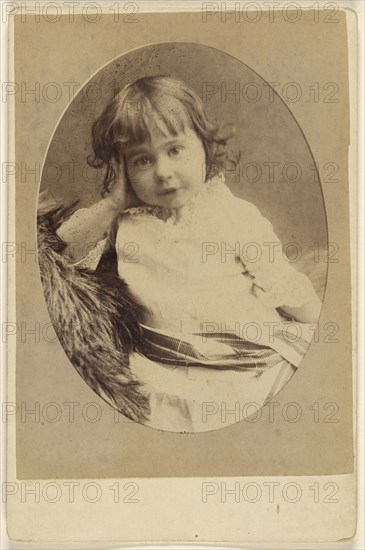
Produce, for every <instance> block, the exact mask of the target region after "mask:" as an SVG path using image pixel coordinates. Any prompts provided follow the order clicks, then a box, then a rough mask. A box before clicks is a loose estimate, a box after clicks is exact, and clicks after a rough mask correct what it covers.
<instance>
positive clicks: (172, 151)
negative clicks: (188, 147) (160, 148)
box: [169, 145, 182, 156]
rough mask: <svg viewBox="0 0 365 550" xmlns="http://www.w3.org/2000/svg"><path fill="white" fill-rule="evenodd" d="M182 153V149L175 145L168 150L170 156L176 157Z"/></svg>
mask: <svg viewBox="0 0 365 550" xmlns="http://www.w3.org/2000/svg"><path fill="white" fill-rule="evenodd" d="M181 151H182V147H181V146H179V145H176V146H175V147H171V149H170V150H169V154H170V155H172V156H176V155H178V154H179V153H180V152H181Z"/></svg>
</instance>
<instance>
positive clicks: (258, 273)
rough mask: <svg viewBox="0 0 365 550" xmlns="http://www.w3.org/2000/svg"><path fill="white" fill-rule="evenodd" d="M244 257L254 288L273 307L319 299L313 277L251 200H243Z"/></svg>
mask: <svg viewBox="0 0 365 550" xmlns="http://www.w3.org/2000/svg"><path fill="white" fill-rule="evenodd" d="M240 203H242V204H241V205H240V208H239V218H240V223H239V226H240V227H239V231H240V233H241V235H242V234H243V233H242V232H244V235H245V237H244V240H243V239H242V237H241V242H240V244H241V246H240V260H241V262H242V263H243V265H244V266H245V269H246V271H247V273H248V274H249V275H250V276H251V277H252V283H253V292H254V293H255V295H256V296H257V297H258V298H259V299H260V301H262V302H263V303H264V304H265V305H267V306H269V307H274V308H279V307H285V306H287V307H290V308H299V307H302V306H304V305H306V304H309V303H315V302H317V301H318V296H317V294H316V292H315V290H314V288H313V286H312V283H311V281H310V280H309V278H308V277H307V276H306V275H304V273H301V272H299V271H298V270H297V269H296V268H295V267H294V264H293V262H290V260H289V258H288V257H287V256H286V255H285V253H284V251H283V249H282V245H281V242H280V239H279V238H278V237H277V235H276V234H275V232H274V229H273V226H272V224H271V223H270V222H269V220H267V219H266V218H264V216H262V214H261V213H260V211H259V209H258V208H257V207H256V206H254V205H253V204H251V203H248V202H246V201H240Z"/></svg>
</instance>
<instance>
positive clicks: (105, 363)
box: [37, 201, 149, 421]
mask: <svg viewBox="0 0 365 550" xmlns="http://www.w3.org/2000/svg"><path fill="white" fill-rule="evenodd" d="M76 204H77V203H72V204H70V205H68V206H64V205H59V204H57V203H54V202H53V203H50V202H49V201H48V202H47V201H46V202H43V204H42V205H41V207H40V208H39V210H38V218H37V223H38V261H39V268H40V274H41V281H42V285H43V290H44V295H45V299H46V303H47V307H48V311H49V315H50V318H51V321H52V324H53V326H54V329H55V331H56V334H57V336H58V339H59V341H60V343H61V345H62V347H63V349H64V351H65V352H66V354H67V356H68V358H69V359H70V361H71V362H72V364H73V365H74V367H75V368H76V369H77V371H78V373H79V374H80V375H81V376H82V378H83V379H84V380H85V382H87V384H89V386H90V387H91V388H92V389H93V390H94V391H95V392H96V393H97V394H98V395H99V396H100V397H102V398H103V399H105V401H107V402H108V403H109V404H111V405H113V406H114V407H116V408H117V409H118V411H119V412H121V413H122V414H124V415H125V416H127V417H128V418H130V419H132V420H136V421H144V420H146V419H147V418H148V415H149V402H148V397H147V395H146V394H145V393H144V392H143V387H142V385H141V382H140V381H138V380H137V379H136V378H135V377H134V376H133V374H132V372H131V371H130V368H129V354H130V352H131V351H133V350H138V345H139V341H140V338H141V330H140V327H139V323H138V313H139V311H140V307H139V305H138V304H137V303H136V302H135V301H134V300H133V299H132V298H131V296H130V294H129V292H128V287H127V285H126V283H124V282H123V281H122V280H121V279H120V278H119V276H118V274H117V273H116V270H115V269H113V265H109V267H110V268H111V269H108V264H113V262H110V258H109V261H108V258H104V259H103V261H102V262H101V265H102V268H101V269H98V270H97V271H96V272H91V271H89V270H87V269H81V268H76V267H74V266H73V265H72V262H71V260H70V259H69V258H68V257H67V256H66V255H62V251H63V250H64V249H65V248H66V243H65V242H63V241H62V240H61V239H60V238H59V237H58V235H57V234H56V231H57V229H58V227H59V226H60V225H61V224H62V223H63V222H64V221H65V220H66V219H67V218H68V217H69V216H71V214H72V213H73V212H74V211H75V210H76ZM114 267H115V263H114Z"/></svg>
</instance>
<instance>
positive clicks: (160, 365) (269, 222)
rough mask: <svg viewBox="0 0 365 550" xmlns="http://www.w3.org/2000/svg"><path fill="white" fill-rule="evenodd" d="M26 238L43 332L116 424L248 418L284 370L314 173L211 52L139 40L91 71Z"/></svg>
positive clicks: (63, 128) (313, 269) (310, 294)
mask: <svg viewBox="0 0 365 550" xmlns="http://www.w3.org/2000/svg"><path fill="white" fill-rule="evenodd" d="M162 68H163V69H164V71H165V72H164V73H163V74H161V69H162ZM212 70H213V73H214V75H215V77H216V80H215V81H211V80H210V78H211V76H210V75H211V74H212ZM288 93H290V94H293V93H294V94H295V93H297V90H296V89H295V86H294V85H292V86H291V89H290V90H289V89H288ZM273 159H275V160H273ZM60 167H61V168H60ZM56 182H57V189H56V190H55V187H56V186H55V183H56ZM60 191H61V192H60ZM91 201H93V202H91ZM89 203H91V204H89ZM38 228H39V237H38V239H39V240H38V246H39V263H40V271H41V276H42V284H43V288H44V292H45V296H46V299H47V306H48V309H49V313H50V317H51V319H52V322H53V324H54V327H55V330H56V333H57V335H58V338H59V340H60V342H61V344H62V346H63V347H64V349H65V351H66V353H67V355H68V357H69V358H70V360H71V361H72V363H73V365H74V366H75V368H76V369H77V370H78V372H79V373H80V374H81V376H82V377H83V378H84V380H85V381H86V382H87V383H88V384H89V385H90V386H91V387H92V388H93V389H94V390H95V391H96V392H97V393H98V394H99V395H100V396H101V397H103V398H105V399H106V400H107V401H109V402H110V404H112V405H113V406H115V407H116V408H117V409H118V410H119V411H120V412H121V413H122V414H125V415H126V416H127V417H129V418H130V419H132V420H136V421H138V422H142V423H143V424H145V425H148V426H151V427H153V428H158V429H162V430H170V431H175V432H200V431H205V430H212V429H217V428H221V427H223V426H224V425H227V424H229V423H230V422H229V421H228V422H227V423H225V424H222V420H221V418H220V415H217V414H216V408H217V406H218V405H217V404H218V403H224V404H225V407H226V408H227V410H232V408H233V409H234V408H235V407H237V406H239V409H240V411H243V412H242V414H243V415H245V416H249V415H250V414H253V413H255V414H257V410H258V409H259V408H260V407H262V406H263V405H265V404H266V403H268V402H269V401H270V400H271V399H272V398H273V397H274V396H275V395H276V394H277V392H279V391H280V390H281V388H282V387H283V386H284V385H285V384H286V383H287V382H288V381H289V379H290V378H291V377H292V375H293V374H294V373H295V372H296V370H297V369H298V368H300V364H301V361H302V359H303V357H304V355H305V353H306V351H307V349H308V347H309V345H310V343H311V340H312V338H313V335H314V332H315V327H316V324H317V322H318V318H319V314H320V309H321V300H322V299H323V295H324V290H325V281H326V264H325V263H324V262H323V257H324V255H325V252H327V251H328V250H329V244H328V241H327V228H326V219H325V211H324V204H323V196H322V191H321V184H320V179H319V177H318V172H317V167H316V161H315V159H314V158H313V155H312V153H311V150H310V146H309V144H308V142H307V141H306V139H305V136H304V134H303V132H302V130H301V128H300V126H299V124H298V122H297V121H296V120H295V117H294V116H293V114H292V113H291V111H290V109H289V108H288V107H287V106H286V105H285V103H284V102H283V101H282V100H281V99H280V97H279V96H278V94H277V93H276V92H275V91H274V89H273V88H272V87H270V85H269V84H268V83H267V82H265V81H264V80H263V79H262V78H261V77H260V76H259V75H258V74H256V73H255V71H254V70H253V69H252V68H250V67H248V66H247V65H245V64H244V63H242V62H239V61H238V60H236V59H234V58H233V57H232V56H229V55H228V54H226V53H225V52H222V51H220V50H216V49H214V48H211V47H207V46H203V45H199V44H194V43H185V44H184V43H179V44H174V43H168V44H157V45H153V46H146V47H143V48H140V49H137V50H135V51H132V52H129V53H128V54H125V55H123V56H121V57H118V58H117V59H115V60H113V61H112V62H111V63H109V64H108V65H107V66H106V67H104V68H103V69H101V70H100V71H99V72H98V73H97V74H96V75H95V76H93V79H92V81H91V82H88V83H87V84H86V85H85V87H84V88H83V89H82V90H81V91H80V92H79V93H78V95H77V96H76V97H75V99H74V100H73V102H72V103H71V104H70V106H69V107H68V109H67V110H66V112H65V114H64V116H63V117H62V119H61V121H60V123H59V125H58V127H57V129H56V131H55V133H54V136H53V138H52V141H51V144H50V147H49V150H48V153H47V158H46V162H45V165H44V168H43V174H42V183H41V194H40V200H39V207H38ZM332 246H333V245H332ZM330 251H331V252H332V253H335V252H336V250H334V249H332V250H330ZM319 254H320V255H321V260H322V261H321V262H319V261H318V257H319ZM241 419H242V418H241ZM230 420H231V422H235V417H234V416H233V415H231V419H230Z"/></svg>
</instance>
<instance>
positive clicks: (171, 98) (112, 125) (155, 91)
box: [87, 76, 235, 197]
mask: <svg viewBox="0 0 365 550" xmlns="http://www.w3.org/2000/svg"><path fill="white" fill-rule="evenodd" d="M152 121H153V122H154V123H155V124H157V126H159V127H161V126H163V127H165V128H167V130H168V131H169V132H170V134H171V135H174V136H176V135H177V134H178V133H179V132H183V131H185V130H186V128H187V127H190V128H191V129H193V130H195V132H196V133H197V135H198V136H199V137H200V139H201V141H202V143H203V146H204V149H205V154H206V168H207V170H206V180H208V179H210V178H212V177H213V176H214V175H215V174H217V173H218V172H219V171H220V170H219V167H220V165H221V163H222V161H221V158H222V157H223V155H224V148H225V146H226V143H227V140H228V139H229V138H230V137H231V136H232V135H233V134H234V131H235V129H234V127H232V128H231V130H230V131H229V132H226V133H225V134H224V132H223V130H222V128H223V124H214V123H213V122H211V121H210V120H209V119H208V117H207V115H206V113H205V110H204V106H203V103H202V101H201V99H200V97H199V96H198V95H197V93H196V92H194V91H193V90H192V89H191V88H189V87H188V86H187V85H186V84H185V83H184V82H182V81H181V80H179V79H177V78H173V77H170V76H148V77H143V78H140V79H139V80H136V81H135V82H133V83H129V84H127V85H126V86H124V88H123V89H122V90H121V91H120V92H119V93H118V94H117V95H116V96H115V97H114V98H113V99H112V101H111V102H110V103H109V104H108V105H107V106H106V107H105V109H104V110H103V112H102V113H101V115H100V116H99V118H98V119H97V120H96V121H95V122H94V124H93V126H92V147H93V151H94V154H93V155H89V156H88V158H87V162H88V164H89V165H90V166H93V167H94V168H104V169H105V174H104V180H103V182H102V186H101V194H102V196H103V197H105V196H106V195H107V194H108V193H109V191H110V188H111V186H112V185H113V183H114V181H115V178H116V174H115V169H114V166H115V163H114V162H113V160H115V161H117V162H118V159H119V158H120V156H121V155H123V150H124V148H125V147H126V146H127V145H128V146H131V145H135V144H136V143H143V142H145V141H151V135H150V131H149V126H150V124H151V122H152Z"/></svg>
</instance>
